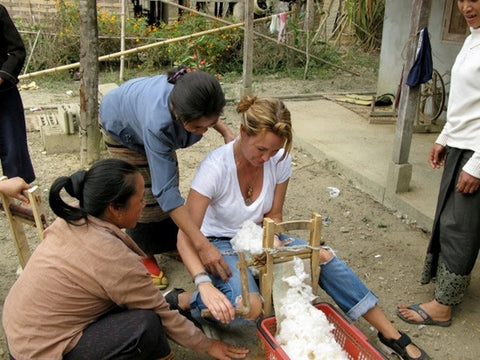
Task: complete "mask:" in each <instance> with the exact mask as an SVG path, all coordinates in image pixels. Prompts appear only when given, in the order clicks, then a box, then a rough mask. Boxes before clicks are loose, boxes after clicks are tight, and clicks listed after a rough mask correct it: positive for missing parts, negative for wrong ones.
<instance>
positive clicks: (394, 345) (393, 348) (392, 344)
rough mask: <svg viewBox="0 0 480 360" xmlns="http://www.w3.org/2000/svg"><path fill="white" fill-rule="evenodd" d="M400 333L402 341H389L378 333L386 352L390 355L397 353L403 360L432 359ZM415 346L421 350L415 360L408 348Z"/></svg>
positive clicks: (405, 335)
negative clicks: (409, 353)
mask: <svg viewBox="0 0 480 360" xmlns="http://www.w3.org/2000/svg"><path fill="white" fill-rule="evenodd" d="M399 333H400V335H401V336H400V339H397V340H388V339H386V338H385V337H384V336H383V335H382V334H381V333H378V334H377V336H378V339H379V340H380V342H381V343H382V347H383V348H384V350H385V351H386V352H388V353H390V354H392V353H395V354H397V355H398V356H400V357H401V358H402V359H403V360H431V357H430V356H428V354H427V353H426V352H425V351H423V350H422V349H420V348H419V347H418V345H416V344H414V343H413V342H412V340H411V339H410V337H409V336H408V335H407V334H405V333H403V332H401V331H399ZM410 344H412V345H415V346H416V347H417V348H418V349H419V350H420V356H419V357H416V358H413V357H411V356H410V355H408V353H407V346H408V345H410Z"/></svg>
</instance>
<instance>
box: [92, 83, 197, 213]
mask: <svg viewBox="0 0 480 360" xmlns="http://www.w3.org/2000/svg"><path fill="white" fill-rule="evenodd" d="M172 89H173V85H172V84H170V83H168V82H167V76H166V75H157V76H152V77H143V78H137V79H132V80H129V81H127V82H125V83H124V84H122V85H121V86H120V87H118V88H116V89H114V90H112V91H109V92H108V93H107V94H106V95H105V96H104V97H103V99H102V102H101V104H100V118H101V122H102V126H103V128H104V129H105V131H106V132H107V133H108V134H109V135H110V136H111V137H112V138H114V139H115V140H116V141H118V142H119V143H120V144H122V145H123V146H126V147H128V148H130V149H133V150H136V151H138V152H140V153H142V154H145V155H146V157H147V160H148V164H149V167H150V173H151V177H152V192H153V195H154V196H155V198H156V199H157V201H158V203H159V204H160V207H161V208H162V210H163V211H165V212H169V211H171V210H173V209H175V208H177V207H179V206H181V205H183V203H184V199H183V198H182V196H181V195H180V190H179V188H178V184H179V179H178V162H177V160H176V156H175V150H176V149H181V148H186V147H189V146H191V145H193V144H195V143H196V142H197V141H199V140H200V139H201V138H202V136H201V135H195V134H192V133H190V132H188V131H186V130H185V128H184V127H183V124H181V123H180V122H178V121H176V120H175V119H174V117H173V115H172V113H171V110H170V106H169V95H170V92H171V91H172Z"/></svg>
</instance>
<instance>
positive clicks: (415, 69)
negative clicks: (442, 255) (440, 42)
mask: <svg viewBox="0 0 480 360" xmlns="http://www.w3.org/2000/svg"><path fill="white" fill-rule="evenodd" d="M432 74H433V60H432V48H431V46H430V39H429V37H428V29H427V28H424V29H422V31H421V32H420V36H419V44H418V47H417V56H416V58H415V62H414V63H413V66H412V68H411V69H410V72H409V73H408V76H407V81H406V82H407V85H408V86H418V85H420V84H423V83H426V82H427V81H429V80H430V79H431V78H432Z"/></svg>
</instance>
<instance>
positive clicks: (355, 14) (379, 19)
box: [345, 0, 385, 51]
mask: <svg viewBox="0 0 480 360" xmlns="http://www.w3.org/2000/svg"><path fill="white" fill-rule="evenodd" d="M345 6H346V11H347V16H348V19H349V20H350V22H351V23H352V24H353V26H354V28H355V33H356V35H357V38H358V39H360V41H361V43H362V45H363V47H364V48H365V49H366V50H368V51H371V50H374V49H378V48H379V47H380V44H381V39H382V30H383V15H384V12H385V0H346V4H345Z"/></svg>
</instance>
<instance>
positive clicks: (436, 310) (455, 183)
mask: <svg viewBox="0 0 480 360" xmlns="http://www.w3.org/2000/svg"><path fill="white" fill-rule="evenodd" d="M457 5H458V8H459V9H460V12H461V13H462V14H463V15H464V17H465V20H466V21H467V23H468V25H469V26H470V31H471V34H470V36H468V37H467V39H466V40H465V42H464V44H463V47H462V49H461V50H460V53H459V54H458V55H457V58H456V60H455V63H454V65H453V68H452V75H451V84H450V98H449V100H448V112H447V123H446V124H445V126H444V128H443V130H442V132H441V134H440V136H439V137H438V138H437V140H436V142H435V144H434V145H433V147H432V149H431V150H430V159H429V160H430V165H431V166H432V167H433V168H434V169H437V168H440V167H441V166H444V170H443V176H442V181H441V184H440V193H439V196H438V203H437V210H436V214H435V220H434V224H433V230H432V237H431V240H430V245H429V247H428V250H427V255H426V259H425V267H424V272H423V276H422V280H421V282H422V284H427V283H429V282H430V281H431V279H432V278H434V277H436V283H435V296H434V299H433V300H432V301H430V302H426V303H422V304H412V305H400V306H399V307H398V316H399V317H400V318H401V319H402V320H404V321H406V322H408V323H413V324H424V325H439V326H449V325H450V324H451V322H452V308H453V306H455V305H458V304H459V303H460V302H461V301H462V299H463V296H464V293H465V290H466V289H467V287H468V286H469V284H470V276H471V272H472V269H473V266H474V265H475V261H476V259H477V257H478V252H479V248H480V191H479V190H478V189H479V188H480V82H479V79H480V0H458V1H457Z"/></svg>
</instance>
